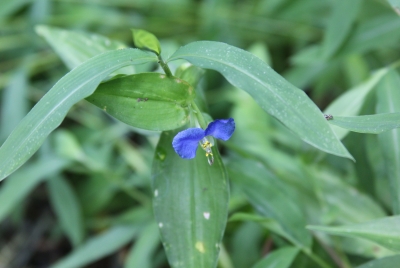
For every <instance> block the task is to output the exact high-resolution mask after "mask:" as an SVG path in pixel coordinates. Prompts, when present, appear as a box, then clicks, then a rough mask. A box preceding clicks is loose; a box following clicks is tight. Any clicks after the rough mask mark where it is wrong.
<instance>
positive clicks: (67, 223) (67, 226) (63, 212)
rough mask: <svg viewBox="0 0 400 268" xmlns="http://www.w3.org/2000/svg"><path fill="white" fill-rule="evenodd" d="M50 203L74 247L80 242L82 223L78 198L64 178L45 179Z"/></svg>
mask: <svg viewBox="0 0 400 268" xmlns="http://www.w3.org/2000/svg"><path fill="white" fill-rule="evenodd" d="M47 185H48V189H49V195H50V200H51V204H52V206H53V209H54V211H55V213H56V214H57V217H58V220H59V222H60V224H61V226H62V228H63V229H64V232H65V233H66V235H67V236H68V238H69V240H70V241H71V244H72V245H74V246H75V247H76V246H78V245H79V244H81V243H82V241H83V238H84V225H83V218H82V211H81V207H80V205H79V202H78V198H77V196H76V194H75V192H74V190H73V188H72V187H71V185H70V184H69V183H68V181H67V180H66V179H64V178H63V177H61V176H56V177H54V178H51V179H50V180H48V181H47Z"/></svg>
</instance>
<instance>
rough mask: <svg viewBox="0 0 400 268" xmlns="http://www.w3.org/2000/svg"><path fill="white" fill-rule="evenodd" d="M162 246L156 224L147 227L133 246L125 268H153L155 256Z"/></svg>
mask: <svg viewBox="0 0 400 268" xmlns="http://www.w3.org/2000/svg"><path fill="white" fill-rule="evenodd" d="M159 244H160V239H159V233H158V230H157V225H156V224H151V225H149V226H147V227H146V228H145V229H144V230H143V231H142V232H141V235H140V237H139V239H138V240H137V241H136V242H135V244H134V245H133V246H132V248H131V251H130V252H129V255H128V257H127V260H126V262H125V266H124V267H125V268H136V267H140V268H152V267H154V265H153V254H154V251H155V249H156V248H157V246H159Z"/></svg>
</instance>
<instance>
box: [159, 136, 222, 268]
mask: <svg viewBox="0 0 400 268" xmlns="http://www.w3.org/2000/svg"><path fill="white" fill-rule="evenodd" d="M176 133H177V131H176V130H175V131H169V132H163V133H162V134H161V138H160V141H159V143H158V146H157V149H156V153H155V158H154V162H153V171H152V174H153V175H152V179H153V192H154V198H153V205H154V214H155V218H156V221H157V222H158V227H159V229H160V232H161V240H162V242H163V245H164V249H165V252H166V254H167V257H168V261H169V263H170V265H171V267H174V268H177V267H184V268H213V267H216V265H217V259H218V253H219V244H220V243H221V239H222V236H223V233H224V230H225V225H226V221H227V215H228V201H229V185H228V178H227V174H226V172H225V168H224V165H223V163H222V160H221V157H220V155H219V153H218V151H217V150H216V149H215V148H214V147H213V154H214V164H213V165H212V166H210V165H209V164H208V161H207V158H206V157H205V155H204V154H203V152H202V151H201V150H200V149H199V150H198V152H197V156H196V157H195V158H194V159H191V160H187V159H182V158H180V157H179V156H178V155H177V154H176V153H175V151H174V149H173V148H172V139H173V137H174V136H175V135H176Z"/></svg>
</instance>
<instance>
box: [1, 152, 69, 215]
mask: <svg viewBox="0 0 400 268" xmlns="http://www.w3.org/2000/svg"><path fill="white" fill-rule="evenodd" d="M68 163H69V161H65V160H62V159H59V158H54V157H53V158H41V159H39V160H37V161H34V162H30V163H29V164H27V165H26V166H24V167H23V168H21V169H20V170H18V172H16V173H14V174H13V175H12V176H11V177H10V178H12V179H11V180H7V181H6V182H4V184H3V185H2V187H1V188H0V204H1V206H0V222H1V221H3V220H4V218H5V217H7V216H8V214H9V213H10V212H11V211H12V210H13V209H14V208H15V207H16V206H17V205H18V204H19V203H20V202H21V201H22V200H23V199H24V198H25V197H26V196H27V195H28V194H29V193H30V192H31V191H32V190H33V189H34V188H35V187H36V186H37V185H38V184H39V183H40V182H42V181H43V180H44V179H45V178H46V177H48V176H51V175H53V174H54V173H58V172H61V170H62V169H63V168H65V167H66V166H67V165H68Z"/></svg>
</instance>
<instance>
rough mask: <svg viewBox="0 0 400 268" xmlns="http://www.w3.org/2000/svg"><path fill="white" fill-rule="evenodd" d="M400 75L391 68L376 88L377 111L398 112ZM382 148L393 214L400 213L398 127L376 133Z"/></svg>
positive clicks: (399, 132)
mask: <svg viewBox="0 0 400 268" xmlns="http://www.w3.org/2000/svg"><path fill="white" fill-rule="evenodd" d="M399 84H400V75H399V74H398V73H397V72H396V71H395V70H391V71H390V72H389V73H388V75H387V76H385V78H384V79H383V80H382V82H381V83H380V84H379V87H378V89H377V95H378V103H377V108H376V110H377V112H378V113H396V112H397V113H398V112H400V91H399ZM378 140H379V144H380V146H381V147H382V149H383V156H384V159H385V166H386V174H387V176H388V177H389V181H390V185H391V187H390V189H391V195H392V196H391V198H392V205H393V212H394V214H400V144H399V141H400V129H398V128H397V129H393V130H391V131H387V132H385V133H382V134H379V135H378Z"/></svg>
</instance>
